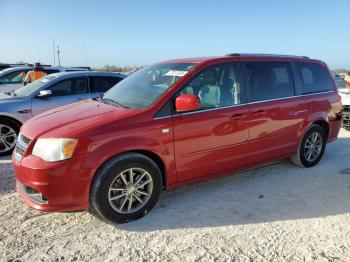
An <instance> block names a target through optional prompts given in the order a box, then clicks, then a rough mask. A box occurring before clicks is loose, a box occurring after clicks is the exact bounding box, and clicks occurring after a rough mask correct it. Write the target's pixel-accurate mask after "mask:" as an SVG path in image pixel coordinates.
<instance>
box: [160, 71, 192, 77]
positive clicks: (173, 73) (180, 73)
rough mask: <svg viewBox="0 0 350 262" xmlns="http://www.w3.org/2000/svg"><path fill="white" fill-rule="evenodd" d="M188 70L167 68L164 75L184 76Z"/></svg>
mask: <svg viewBox="0 0 350 262" xmlns="http://www.w3.org/2000/svg"><path fill="white" fill-rule="evenodd" d="M187 72H188V71H180V70H169V71H168V73H166V74H165V75H166V76H180V77H182V76H184V75H185V74H186V73H187Z"/></svg>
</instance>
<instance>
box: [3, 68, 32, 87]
mask: <svg viewBox="0 0 350 262" xmlns="http://www.w3.org/2000/svg"><path fill="white" fill-rule="evenodd" d="M27 72H28V70H21V71H16V72H12V73H8V74H7V75H4V76H2V77H1V78H0V83H1V84H16V83H21V82H23V79H24V77H25V76H26V73H27Z"/></svg>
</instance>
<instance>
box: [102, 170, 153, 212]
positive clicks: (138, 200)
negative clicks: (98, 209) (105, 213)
mask: <svg viewBox="0 0 350 262" xmlns="http://www.w3.org/2000/svg"><path fill="white" fill-rule="evenodd" d="M152 191H153V180H152V177H151V175H150V174H149V173H148V172H147V171H146V170H144V169H142V168H129V169H126V170H124V171H122V172H120V173H119V174H118V175H117V176H116V177H115V178H114V180H113V181H112V183H111V185H110V187H109V190H108V200H109V203H110V205H111V206H112V208H113V209H114V210H115V211H117V212H118V213H123V214H130V213H134V212H136V211H138V210H140V209H141V208H143V207H144V206H145V205H146V203H147V202H148V200H149V198H150V197H151V194H152Z"/></svg>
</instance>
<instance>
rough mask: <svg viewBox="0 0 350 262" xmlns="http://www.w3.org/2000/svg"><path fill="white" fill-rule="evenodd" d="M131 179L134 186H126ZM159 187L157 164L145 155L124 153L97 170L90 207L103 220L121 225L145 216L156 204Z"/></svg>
mask: <svg viewBox="0 0 350 262" xmlns="http://www.w3.org/2000/svg"><path fill="white" fill-rule="evenodd" d="M130 170H131V171H130ZM142 175H143V176H142ZM130 176H132V177H133V179H131V178H130ZM140 178H141V180H140V181H138V180H139V179H140ZM150 180H151V182H149V183H148V184H145V183H146V182H147V181H150ZM132 181H133V183H132V184H133V185H130V186H127V183H129V182H132ZM143 184H145V185H144V186H143V187H141V186H142V185H143ZM161 189H162V175H161V171H160V169H159V167H158V165H157V164H156V163H155V162H154V161H153V160H152V159H150V158H149V157H147V156H145V155H142V154H139V153H126V154H123V155H120V156H117V157H114V158H112V159H110V160H108V161H107V162H106V163H105V164H103V165H102V167H101V168H99V170H98V171H97V172H96V174H95V177H94V179H93V182H92V186H91V190H90V202H91V205H92V209H93V210H94V211H95V212H96V213H97V214H98V215H100V216H101V217H102V218H103V219H105V220H107V221H108V222H111V223H118V224H121V223H126V222H129V221H132V220H136V219H139V218H141V217H143V216H144V215H146V214H147V213H148V212H149V211H150V210H151V209H152V208H153V207H154V205H155V204H156V203H157V201H158V199H159V195H160V192H161ZM139 192H142V194H141V193H139ZM123 194H124V196H123ZM145 194H148V196H147V195H145ZM139 200H140V201H139ZM130 202H131V208H130Z"/></svg>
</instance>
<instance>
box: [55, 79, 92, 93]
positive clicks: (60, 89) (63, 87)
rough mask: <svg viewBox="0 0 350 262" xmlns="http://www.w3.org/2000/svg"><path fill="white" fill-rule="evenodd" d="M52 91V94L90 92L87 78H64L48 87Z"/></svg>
mask: <svg viewBox="0 0 350 262" xmlns="http://www.w3.org/2000/svg"><path fill="white" fill-rule="evenodd" d="M48 89H49V90H51V91H52V96H68V95H77V94H86V93H88V85H87V78H86V77H81V78H73V79H67V80H63V81H61V82H59V83H57V84H54V85H53V86H51V87H49V88H48Z"/></svg>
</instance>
